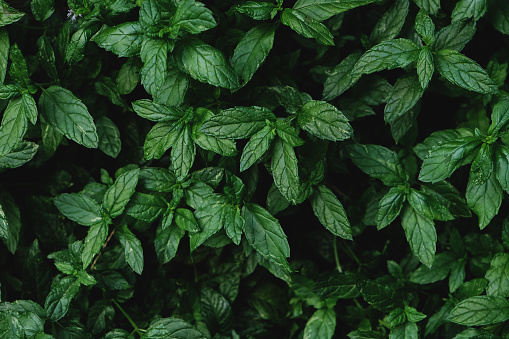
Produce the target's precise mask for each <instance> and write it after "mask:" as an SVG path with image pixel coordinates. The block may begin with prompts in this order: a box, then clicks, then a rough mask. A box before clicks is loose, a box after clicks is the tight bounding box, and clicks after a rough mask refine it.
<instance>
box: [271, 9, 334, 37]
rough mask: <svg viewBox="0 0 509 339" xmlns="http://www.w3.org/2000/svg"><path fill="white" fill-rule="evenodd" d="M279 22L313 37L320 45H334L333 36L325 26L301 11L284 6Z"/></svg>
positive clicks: (301, 33) (303, 34)
mask: <svg viewBox="0 0 509 339" xmlns="http://www.w3.org/2000/svg"><path fill="white" fill-rule="evenodd" d="M281 22H282V23H283V24H284V25H286V26H289V27H290V28H291V29H293V30H294V31H295V32H297V33H299V34H300V35H302V36H304V37H306V38H313V39H315V40H316V41H317V42H319V43H321V44H322V45H330V46H334V37H333V36H332V33H331V32H330V31H329V29H328V28H327V26H325V25H324V24H322V23H321V22H318V21H316V20H314V19H312V18H311V17H309V16H306V15H304V14H302V13H301V12H298V11H294V10H291V9H289V8H286V9H285V10H284V11H283V14H281Z"/></svg>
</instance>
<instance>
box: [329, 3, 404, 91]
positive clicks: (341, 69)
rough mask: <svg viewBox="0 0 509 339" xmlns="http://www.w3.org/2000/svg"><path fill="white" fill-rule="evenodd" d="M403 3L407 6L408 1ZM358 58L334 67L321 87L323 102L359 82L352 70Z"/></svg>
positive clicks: (354, 56) (357, 55)
mask: <svg viewBox="0 0 509 339" xmlns="http://www.w3.org/2000/svg"><path fill="white" fill-rule="evenodd" d="M403 1H406V2H407V4H408V0H403ZM400 2H401V1H400ZM360 57H361V54H360V53H352V54H350V55H349V56H347V57H346V58H345V59H344V60H343V61H341V62H340V63H339V64H338V65H337V66H336V67H334V69H333V70H332V72H331V73H330V74H329V76H328V77H327V80H325V83H324V85H323V94H322V96H323V100H332V99H334V98H336V97H338V96H340V95H341V94H343V93H344V92H345V91H346V90H347V89H349V88H350V87H352V86H353V85H354V84H355V83H356V82H357V80H359V78H360V77H361V76H360V74H354V73H352V70H353V67H354V66H355V64H356V63H357V61H358V60H359V58H360Z"/></svg>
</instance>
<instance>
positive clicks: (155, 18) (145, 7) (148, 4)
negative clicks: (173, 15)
mask: <svg viewBox="0 0 509 339" xmlns="http://www.w3.org/2000/svg"><path fill="white" fill-rule="evenodd" d="M161 12H162V8H161V7H160V6H159V2H158V1H157V0H146V1H143V3H142V4H141V6H140V24H141V26H142V27H143V29H144V30H145V31H146V32H152V33H156V32H157V31H158V30H159V28H158V27H157V25H158V24H159V22H160V21H161Z"/></svg>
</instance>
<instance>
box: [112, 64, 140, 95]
mask: <svg viewBox="0 0 509 339" xmlns="http://www.w3.org/2000/svg"><path fill="white" fill-rule="evenodd" d="M140 78H141V76H140V66H139V64H138V61H137V60H136V58H129V59H128V60H127V61H126V62H125V63H124V64H123V65H122V67H120V71H118V75H117V79H116V82H115V83H116V84H117V89H118V92H119V93H120V94H129V93H131V92H132V91H133V90H134V89H135V88H136V86H137V85H138V83H139V82H140Z"/></svg>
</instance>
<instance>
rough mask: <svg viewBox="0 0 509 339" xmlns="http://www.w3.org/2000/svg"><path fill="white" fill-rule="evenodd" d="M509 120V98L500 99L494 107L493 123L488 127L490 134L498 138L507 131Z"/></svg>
mask: <svg viewBox="0 0 509 339" xmlns="http://www.w3.org/2000/svg"><path fill="white" fill-rule="evenodd" d="M508 122H509V98H508V97H504V98H502V99H500V100H499V101H498V102H497V104H496V105H495V106H494V107H493V112H492V113H491V125H490V127H489V129H488V135H489V136H491V137H493V138H496V137H498V136H499V135H500V134H502V133H504V132H506V131H507V127H508V125H507V124H508Z"/></svg>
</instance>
